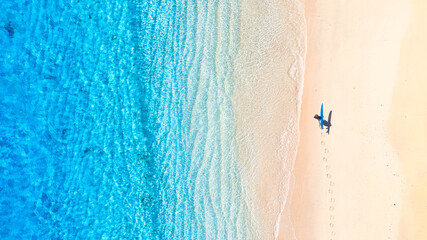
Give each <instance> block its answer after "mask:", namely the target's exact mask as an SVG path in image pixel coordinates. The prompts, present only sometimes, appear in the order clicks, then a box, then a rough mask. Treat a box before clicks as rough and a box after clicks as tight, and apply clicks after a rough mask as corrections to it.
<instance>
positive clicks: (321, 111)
mask: <svg viewBox="0 0 427 240" xmlns="http://www.w3.org/2000/svg"><path fill="white" fill-rule="evenodd" d="M320 128H321V129H323V103H322V106H321V107H320Z"/></svg>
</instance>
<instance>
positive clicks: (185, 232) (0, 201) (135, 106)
mask: <svg viewBox="0 0 427 240" xmlns="http://www.w3.org/2000/svg"><path fill="white" fill-rule="evenodd" d="M238 7H239V6H238V5H237V3H236V2H235V1H227V2H226V3H224V2H219V1H196V0H194V1H193V0H189V1H174V0H164V1H159V0H152V1H149V0H146V1H143V0H142V1H138V0H135V1H132V0H129V1H127V0H123V1H110V0H90V1H89V0H88V1H86V0H80V1H76V0H72V1H61V0H59V1H56V0H55V1H51V0H33V1H19V0H14V1H13V0H12V1H10V0H2V1H0V9H1V11H2V14H1V15H0V48H1V54H0V238H1V239H250V236H248V235H247V232H248V229H247V226H246V225H247V224H248V223H247V222H248V221H249V220H248V209H247V207H246V205H245V201H243V200H242V198H243V197H244V196H245V193H244V192H243V190H242V189H244V188H242V183H241V176H240V172H239V167H238V164H237V150H236V144H235V139H234V138H233V136H234V133H235V127H234V115H233V108H232V104H231V96H232V94H233V85H232V79H231V76H232V64H233V57H234V55H235V51H236V49H237V47H238V27H237V26H239V19H238Z"/></svg>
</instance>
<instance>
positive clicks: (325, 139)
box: [278, 0, 427, 240]
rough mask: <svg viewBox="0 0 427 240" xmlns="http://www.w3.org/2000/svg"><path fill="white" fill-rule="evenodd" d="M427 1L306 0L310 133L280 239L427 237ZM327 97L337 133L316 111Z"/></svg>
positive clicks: (304, 131)
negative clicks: (320, 121)
mask: <svg viewBox="0 0 427 240" xmlns="http://www.w3.org/2000/svg"><path fill="white" fill-rule="evenodd" d="M426 6H427V3H425V2H423V1H412V2H411V1H403V0H397V1H385V0H381V1H369V0H362V1H344V0H336V1H319V0H308V1H306V2H305V8H306V10H305V13H306V21H307V31H308V35H307V57H306V71H305V77H304V89H303V98H302V99H303V100H302V110H301V119H300V131H301V137H300V144H299V148H298V153H297V160H296V164H295V167H294V172H293V173H294V179H293V182H294V185H293V187H292V188H291V192H292V193H291V197H290V198H289V201H287V205H286V208H285V211H284V212H283V213H282V217H281V225H280V234H279V237H278V239H299V240H305V239H307V240H312V239H320V240H322V239H346V240H349V239H355V240H356V239H358V240H359V239H364V240H370V239H373V240H374V239H375V240H376V239H402V240H403V239H427V231H426V228H425V226H426V225H425V223H426V222H427V201H426V199H427V153H426V146H427V128H426V123H427V110H426V109H427V97H426V94H425V93H426V91H427V74H426V72H425V70H426V66H427V64H426V60H427V34H426V28H425V26H426V25H427V16H426V15H425V13H426V12H427V8H426ZM322 102H323V103H324V104H325V106H324V108H325V117H326V120H328V118H329V114H330V115H331V116H330V119H331V120H330V122H331V126H330V129H329V131H330V132H329V134H327V133H326V131H327V130H324V131H320V130H319V128H318V124H317V122H316V120H315V119H313V115H314V114H315V113H318V112H319V108H320V104H321V103H322Z"/></svg>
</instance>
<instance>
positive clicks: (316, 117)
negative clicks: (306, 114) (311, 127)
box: [314, 114, 323, 127]
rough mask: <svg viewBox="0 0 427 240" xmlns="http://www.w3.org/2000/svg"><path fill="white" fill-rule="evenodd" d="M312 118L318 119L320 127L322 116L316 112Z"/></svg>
mask: <svg viewBox="0 0 427 240" xmlns="http://www.w3.org/2000/svg"><path fill="white" fill-rule="evenodd" d="M314 118H315V119H317V121H319V127H320V119H323V117H321V116H319V115H317V114H316V115H314Z"/></svg>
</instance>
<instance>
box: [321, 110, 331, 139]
mask: <svg viewBox="0 0 427 240" xmlns="http://www.w3.org/2000/svg"><path fill="white" fill-rule="evenodd" d="M331 119H332V111H330V112H329V116H328V121H326V120H323V125H324V126H325V127H326V133H327V134H329V131H330V130H331V126H332V123H331Z"/></svg>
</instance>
